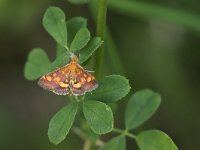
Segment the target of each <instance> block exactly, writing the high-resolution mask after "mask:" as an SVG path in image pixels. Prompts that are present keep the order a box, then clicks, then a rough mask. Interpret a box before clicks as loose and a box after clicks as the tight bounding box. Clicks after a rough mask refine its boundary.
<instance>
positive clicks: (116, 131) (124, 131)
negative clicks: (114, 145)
mask: <svg viewBox="0 0 200 150" xmlns="http://www.w3.org/2000/svg"><path fill="white" fill-rule="evenodd" d="M112 132H115V133H120V134H124V135H126V136H127V137H130V138H132V139H136V136H135V135H134V134H132V133H129V132H128V130H121V129H118V128H114V129H113V130H112Z"/></svg>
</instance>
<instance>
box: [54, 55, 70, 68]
mask: <svg viewBox="0 0 200 150" xmlns="http://www.w3.org/2000/svg"><path fill="white" fill-rule="evenodd" d="M69 57H70V53H69V52H68V51H66V52H65V53H62V54H60V56H58V58H56V59H55V60H54V61H53V62H52V64H51V71H53V70H56V69H58V68H60V67H63V66H65V65H66V64H68V63H69V60H70V58H69Z"/></svg>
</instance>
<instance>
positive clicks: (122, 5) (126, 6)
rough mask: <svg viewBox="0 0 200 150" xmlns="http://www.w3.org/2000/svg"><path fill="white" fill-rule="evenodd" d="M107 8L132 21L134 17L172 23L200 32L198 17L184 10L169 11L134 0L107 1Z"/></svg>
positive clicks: (163, 7)
mask: <svg viewBox="0 0 200 150" xmlns="http://www.w3.org/2000/svg"><path fill="white" fill-rule="evenodd" d="M109 8H110V10H113V11H116V12H117V13H120V14H124V15H126V16H131V17H133V18H134V19H135V16H140V17H143V18H145V19H146V18H147V19H151V20H152V19H153V20H155V19H157V20H161V21H167V22H172V23H175V24H177V25H181V26H183V27H187V28H189V29H192V30H194V31H198V32H199V31H200V17H199V16H198V15H197V14H194V13H191V12H187V11H184V10H178V9H171V8H168V7H165V6H159V5H156V4H153V3H150V2H144V1H134V0H126V1H125V0H109Z"/></svg>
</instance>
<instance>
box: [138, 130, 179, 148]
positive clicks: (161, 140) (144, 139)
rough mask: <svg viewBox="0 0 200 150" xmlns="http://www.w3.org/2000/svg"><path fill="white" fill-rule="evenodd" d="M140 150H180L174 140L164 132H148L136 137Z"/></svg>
mask: <svg viewBox="0 0 200 150" xmlns="http://www.w3.org/2000/svg"><path fill="white" fill-rule="evenodd" d="M136 142H137V144H138V146H139V148H140V150H178V148H177V146H176V145H175V144H174V142H173V141H172V139H171V138H170V137H169V136H168V135H167V134H165V133H164V132H162V131H159V130H148V131H144V132H142V133H140V134H139V135H138V136H137V137H136Z"/></svg>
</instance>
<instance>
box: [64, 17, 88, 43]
mask: <svg viewBox="0 0 200 150" xmlns="http://www.w3.org/2000/svg"><path fill="white" fill-rule="evenodd" d="M66 24H67V31H68V36H67V39H68V43H69V45H70V44H71V43H72V41H73V39H74V37H75V35H76V33H77V32H78V31H79V30H80V29H81V28H83V27H87V20H86V19H85V18H82V17H74V18H72V19H70V20H68V21H67V23H66Z"/></svg>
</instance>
